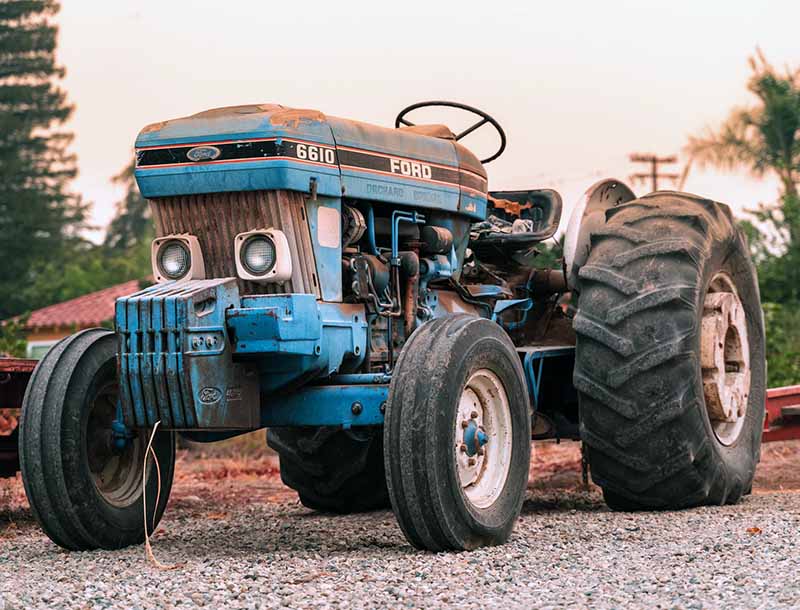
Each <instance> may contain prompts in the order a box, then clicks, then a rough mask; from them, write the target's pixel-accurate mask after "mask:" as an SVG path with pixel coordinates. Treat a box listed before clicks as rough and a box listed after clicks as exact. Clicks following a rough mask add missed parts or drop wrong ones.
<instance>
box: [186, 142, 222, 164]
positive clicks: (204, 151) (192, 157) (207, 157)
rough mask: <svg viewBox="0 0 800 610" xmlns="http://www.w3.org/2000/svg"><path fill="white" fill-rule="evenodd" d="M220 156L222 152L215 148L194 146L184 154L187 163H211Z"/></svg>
mask: <svg viewBox="0 0 800 610" xmlns="http://www.w3.org/2000/svg"><path fill="white" fill-rule="evenodd" d="M221 154H222V151H221V150H220V149H219V148H217V147H216V146H195V147H194V148H190V149H189V151H188V152H187V153H186V158H187V159H189V161H195V162H197V161H213V160H214V159H216V158H217V157H219V156H220V155H221Z"/></svg>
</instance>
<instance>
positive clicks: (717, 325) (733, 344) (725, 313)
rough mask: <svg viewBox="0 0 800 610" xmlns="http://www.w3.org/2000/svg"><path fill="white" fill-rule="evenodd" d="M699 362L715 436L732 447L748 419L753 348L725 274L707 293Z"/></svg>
mask: <svg viewBox="0 0 800 610" xmlns="http://www.w3.org/2000/svg"><path fill="white" fill-rule="evenodd" d="M700 361H701V369H702V374H703V399H704V402H705V407H706V412H707V413H708V418H709V420H710V422H711V428H712V430H713V431H714V436H715V437H716V438H717V440H718V441H719V442H720V443H721V444H722V445H725V446H730V445H733V444H734V443H735V442H736V440H737V439H738V438H739V435H740V434H741V432H742V429H743V428H744V423H745V419H746V417H747V404H748V402H749V397H750V345H749V342H748V337H747V323H746V316H745V310H744V306H743V305H742V301H741V299H740V298H739V294H738V292H737V291H736V287H735V286H734V283H733V280H732V279H731V277H730V276H729V275H728V274H727V273H724V272H720V273H717V274H716V275H715V276H714V277H713V278H712V280H711V283H710V284H709V287H708V291H707V292H706V297H705V300H704V304H703V319H702V332H701V339H700Z"/></svg>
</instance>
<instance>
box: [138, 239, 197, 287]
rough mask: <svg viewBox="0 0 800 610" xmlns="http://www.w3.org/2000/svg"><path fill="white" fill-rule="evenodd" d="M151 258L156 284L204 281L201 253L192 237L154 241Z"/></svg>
mask: <svg viewBox="0 0 800 610" xmlns="http://www.w3.org/2000/svg"><path fill="white" fill-rule="evenodd" d="M151 258H152V264H153V276H155V279H156V282H169V281H177V280H184V279H186V280H198V279H205V265H204V264H203V253H202V251H201V250H200V243H199V242H198V241H197V238H196V237H195V236H194V235H167V236H165V237H159V238H158V239H154V240H153V245H152V249H151Z"/></svg>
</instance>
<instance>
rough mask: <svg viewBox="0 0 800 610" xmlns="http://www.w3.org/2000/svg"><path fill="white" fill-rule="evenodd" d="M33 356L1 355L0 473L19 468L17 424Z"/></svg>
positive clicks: (34, 362)
mask: <svg viewBox="0 0 800 610" xmlns="http://www.w3.org/2000/svg"><path fill="white" fill-rule="evenodd" d="M35 366H36V360H26V359H21V358H0V477H13V476H14V474H15V473H16V472H17V470H19V456H18V454H17V424H18V422H19V413H20V408H21V407H22V398H23V397H24V396H25V388H26V387H27V385H28V381H30V378H31V374H32V373H33V369H34V367H35Z"/></svg>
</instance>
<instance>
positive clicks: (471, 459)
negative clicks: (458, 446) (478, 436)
mask: <svg viewBox="0 0 800 610" xmlns="http://www.w3.org/2000/svg"><path fill="white" fill-rule="evenodd" d="M469 465H470V466H474V465H475V458H469Z"/></svg>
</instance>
